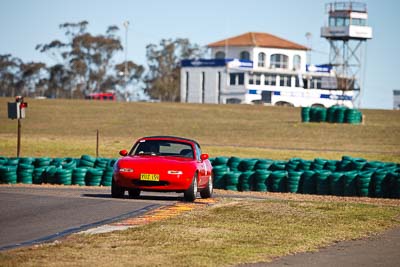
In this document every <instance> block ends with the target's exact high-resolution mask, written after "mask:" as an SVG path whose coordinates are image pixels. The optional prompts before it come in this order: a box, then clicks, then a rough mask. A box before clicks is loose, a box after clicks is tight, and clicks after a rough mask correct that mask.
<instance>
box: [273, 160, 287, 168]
mask: <svg viewBox="0 0 400 267" xmlns="http://www.w3.org/2000/svg"><path fill="white" fill-rule="evenodd" d="M286 163H287V162H286V161H282V160H276V161H274V163H272V164H271V166H270V167H269V170H270V171H284V170H286Z"/></svg>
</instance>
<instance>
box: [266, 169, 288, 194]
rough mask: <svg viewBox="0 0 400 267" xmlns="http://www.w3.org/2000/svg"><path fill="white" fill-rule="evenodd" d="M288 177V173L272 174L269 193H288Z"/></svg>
mask: <svg viewBox="0 0 400 267" xmlns="http://www.w3.org/2000/svg"><path fill="white" fill-rule="evenodd" d="M287 175H288V174H287V171H273V172H272V173H271V174H270V179H269V186H268V187H269V188H268V191H271V192H286V180H287Z"/></svg>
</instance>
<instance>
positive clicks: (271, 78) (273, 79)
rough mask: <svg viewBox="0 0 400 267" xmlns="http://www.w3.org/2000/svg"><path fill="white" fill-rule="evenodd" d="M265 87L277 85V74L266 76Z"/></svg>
mask: <svg viewBox="0 0 400 267" xmlns="http://www.w3.org/2000/svg"><path fill="white" fill-rule="evenodd" d="M264 85H271V86H275V85H276V75H275V74H265V79H264Z"/></svg>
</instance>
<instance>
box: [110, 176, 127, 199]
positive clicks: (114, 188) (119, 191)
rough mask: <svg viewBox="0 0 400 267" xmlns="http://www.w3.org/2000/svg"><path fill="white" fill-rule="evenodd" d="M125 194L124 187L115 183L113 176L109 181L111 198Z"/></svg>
mask: <svg viewBox="0 0 400 267" xmlns="http://www.w3.org/2000/svg"><path fill="white" fill-rule="evenodd" d="M124 195H125V189H124V188H123V187H120V186H119V185H117V183H116V182H115V181H114V178H113V179H112V182H111V197H112V198H123V197H124Z"/></svg>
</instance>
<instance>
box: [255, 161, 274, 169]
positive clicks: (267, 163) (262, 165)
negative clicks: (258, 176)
mask: <svg viewBox="0 0 400 267" xmlns="http://www.w3.org/2000/svg"><path fill="white" fill-rule="evenodd" d="M273 162H274V161H273V160H268V159H259V160H257V162H256V164H255V165H254V170H268V169H269V168H270V167H271V165H272V163H273Z"/></svg>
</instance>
